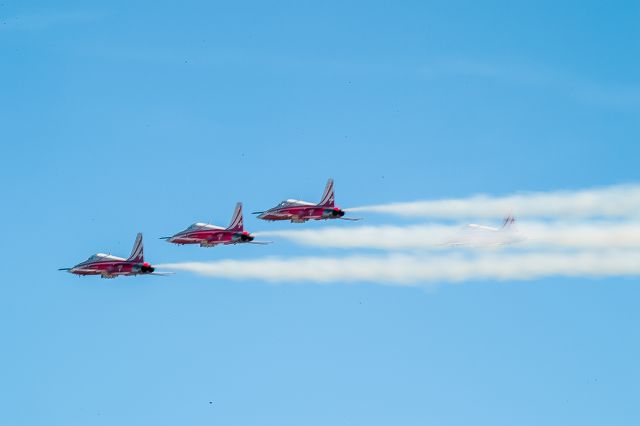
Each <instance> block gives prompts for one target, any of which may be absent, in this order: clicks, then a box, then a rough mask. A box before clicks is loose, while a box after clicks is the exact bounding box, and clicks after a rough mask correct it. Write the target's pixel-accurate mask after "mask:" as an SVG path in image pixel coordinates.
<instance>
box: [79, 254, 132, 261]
mask: <svg viewBox="0 0 640 426" xmlns="http://www.w3.org/2000/svg"><path fill="white" fill-rule="evenodd" d="M112 260H125V259H123V258H121V257H117V256H113V255H111V254H104V253H96V254H94V255H93V256H91V257H90V258H88V259H87V260H85V261H84V262H82V263H89V262H106V261H112Z"/></svg>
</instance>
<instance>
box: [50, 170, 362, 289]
mask: <svg viewBox="0 0 640 426" xmlns="http://www.w3.org/2000/svg"><path fill="white" fill-rule="evenodd" d="M334 200H335V197H334V192H333V179H329V181H328V182H327V186H326V187H325V190H324V193H323V194H322V199H321V200H320V202H319V203H318V204H314V203H309V202H307V201H298V200H286V201H283V202H282V203H280V204H279V205H278V206H276V207H274V208H272V209H269V210H267V211H264V212H256V214H258V215H259V216H258V218H259V219H263V220H269V221H271V220H290V221H291V222H292V223H302V222H306V221H307V220H329V219H342V220H359V219H355V218H345V217H343V216H344V214H345V212H344V210H342V209H340V208H339V207H336V206H335V204H334ZM161 239H163V240H166V241H167V242H169V243H172V244H178V245H183V244H199V245H200V247H215V246H217V245H229V244H269V243H270V241H255V237H254V236H253V235H252V234H251V233H250V232H248V231H245V230H244V219H243V217H242V203H238V204H236V209H235V211H234V212H233V216H232V218H231V224H230V225H229V226H228V227H226V228H225V227H222V226H217V225H212V224H210V223H200V222H198V223H194V224H193V225H191V226H189V227H188V228H187V229H185V230H184V231H180V232H178V233H177V234H175V235H173V236H171V237H162V238H161ZM60 271H67V272H70V273H72V274H76V275H80V276H83V275H100V276H101V277H102V278H115V277H118V276H121V275H124V276H132V275H168V274H171V273H170V272H156V270H155V268H154V267H153V266H152V265H151V264H149V263H148V262H145V261H144V255H143V245H142V234H138V236H137V238H136V242H135V244H134V245H133V250H132V251H131V255H130V256H129V257H128V258H126V259H125V258H122V257H117V256H113V255H111V254H104V253H97V254H94V255H93V256H91V257H89V259H87V260H85V261H84V262H80V263H78V264H77V265H76V266H74V267H72V268H60Z"/></svg>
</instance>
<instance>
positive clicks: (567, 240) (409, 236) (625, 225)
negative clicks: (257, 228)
mask: <svg viewBox="0 0 640 426" xmlns="http://www.w3.org/2000/svg"><path fill="white" fill-rule="evenodd" d="M491 234H492V235H491V238H490V239H489V238H487V232H481V233H478V232H476V231H473V230H468V229H465V228H464V227H462V226H461V225H438V224H436V225H433V224H430V225H407V226H389V225H380V226H360V227H352V228H347V227H328V228H322V229H306V230H286V231H271V232H263V233H261V235H265V236H269V237H276V238H284V239H287V240H290V241H293V242H295V243H298V244H302V245H306V246H313V247H325V248H342V249H354V248H370V249H381V250H403V249H442V248H443V246H444V245H446V244H447V243H452V242H463V243H466V244H468V245H470V246H482V243H483V242H486V243H488V244H487V245H491V244H493V245H498V244H509V243H512V242H514V240H515V239H516V237H523V238H524V241H520V242H518V243H517V244H516V245H514V247H519V248H527V249H531V248H545V249H623V248H628V249H633V248H635V249H640V222H636V221H631V222H629V221H625V222H611V221H581V222H543V221H526V222H521V223H519V224H518V225H517V231H509V230H506V231H504V232H503V231H498V232H493V233H491Z"/></svg>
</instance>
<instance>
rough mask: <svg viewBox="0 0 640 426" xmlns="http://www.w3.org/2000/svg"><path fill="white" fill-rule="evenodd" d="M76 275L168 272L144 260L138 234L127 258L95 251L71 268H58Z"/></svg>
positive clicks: (115, 275) (128, 274)
mask: <svg viewBox="0 0 640 426" xmlns="http://www.w3.org/2000/svg"><path fill="white" fill-rule="evenodd" d="M59 270H60V271H67V272H70V273H72V274H76V275H100V276H101V277H102V278H115V277H117V276H120V275H125V276H131V275H169V274H171V273H170V272H155V268H154V267H153V266H151V265H150V264H149V263H147V262H145V261H144V247H143V245H142V234H140V233H139V234H138V236H137V237H136V242H135V243H134V244H133V250H131V255H130V256H129V258H127V259H124V258H122V257H117V256H112V255H110V254H104V253H97V254H94V255H93V256H91V257H90V258H89V259H87V260H85V261H84V262H81V263H78V264H77V265H76V266H74V267H73V268H60V269H59Z"/></svg>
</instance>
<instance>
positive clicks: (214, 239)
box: [161, 203, 270, 247]
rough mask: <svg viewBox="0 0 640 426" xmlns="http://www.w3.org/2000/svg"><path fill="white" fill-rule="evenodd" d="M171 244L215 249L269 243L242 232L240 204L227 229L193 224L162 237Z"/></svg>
mask: <svg viewBox="0 0 640 426" xmlns="http://www.w3.org/2000/svg"><path fill="white" fill-rule="evenodd" d="M161 239H162V240H166V241H167V242H169V243H173V244H180V245H182V244H200V247H215V246H217V245H221V244H222V245H228V244H242V243H251V244H269V243H270V241H254V239H255V237H254V236H253V235H251V234H250V233H249V232H247V231H245V230H244V225H243V219H242V203H238V204H236V209H235V211H234V212H233V217H232V218H231V224H230V225H229V227H228V228H223V227H221V226H216V225H212V224H210V223H194V224H193V225H191V226H189V227H188V228H187V229H185V230H184V231H180V232H178V233H177V234H175V235H174V236H172V237H162V238H161Z"/></svg>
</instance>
